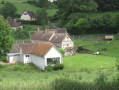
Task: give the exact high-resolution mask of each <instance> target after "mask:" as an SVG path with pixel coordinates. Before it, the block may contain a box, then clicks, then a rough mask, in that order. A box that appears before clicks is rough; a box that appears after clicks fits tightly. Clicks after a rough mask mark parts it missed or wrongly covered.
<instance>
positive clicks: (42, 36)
mask: <svg viewBox="0 0 119 90" xmlns="http://www.w3.org/2000/svg"><path fill="white" fill-rule="evenodd" d="M53 33H54V31H47V32H45V31H36V32H35V33H34V35H33V37H32V40H43V41H49V39H50V38H51V36H52V35H53Z"/></svg>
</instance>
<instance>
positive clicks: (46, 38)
mask: <svg viewBox="0 0 119 90" xmlns="http://www.w3.org/2000/svg"><path fill="white" fill-rule="evenodd" d="M36 42H51V43H53V44H54V45H56V46H57V47H58V48H61V49H64V50H66V53H65V56H71V55H73V54H74V49H73V48H74V42H73V39H72V38H71V36H70V35H69V34H68V33H67V31H66V29H65V28H58V29H46V30H44V31H39V30H38V31H36V32H35V33H34V35H33V37H32V43H36Z"/></svg>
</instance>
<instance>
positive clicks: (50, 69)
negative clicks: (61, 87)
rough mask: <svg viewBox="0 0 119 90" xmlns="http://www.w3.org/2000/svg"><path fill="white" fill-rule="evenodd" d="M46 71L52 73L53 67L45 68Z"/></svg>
mask: <svg viewBox="0 0 119 90" xmlns="http://www.w3.org/2000/svg"><path fill="white" fill-rule="evenodd" d="M45 69H46V71H49V72H51V71H53V66H51V65H48V66H46V67H45Z"/></svg>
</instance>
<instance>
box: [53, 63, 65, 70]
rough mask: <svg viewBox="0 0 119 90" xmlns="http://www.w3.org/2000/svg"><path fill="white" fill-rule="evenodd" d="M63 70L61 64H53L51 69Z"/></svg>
mask: <svg viewBox="0 0 119 90" xmlns="http://www.w3.org/2000/svg"><path fill="white" fill-rule="evenodd" d="M63 68H64V65H63V64H55V65H54V66H53V69H54V70H63Z"/></svg>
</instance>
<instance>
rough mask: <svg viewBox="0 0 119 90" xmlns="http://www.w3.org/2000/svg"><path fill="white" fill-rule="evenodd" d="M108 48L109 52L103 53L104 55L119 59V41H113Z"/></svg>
mask: <svg viewBox="0 0 119 90" xmlns="http://www.w3.org/2000/svg"><path fill="white" fill-rule="evenodd" d="M106 48H107V50H106V51H102V54H104V55H108V56H115V57H119V40H113V41H112V42H110V43H109V44H108V45H107V46H106Z"/></svg>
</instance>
